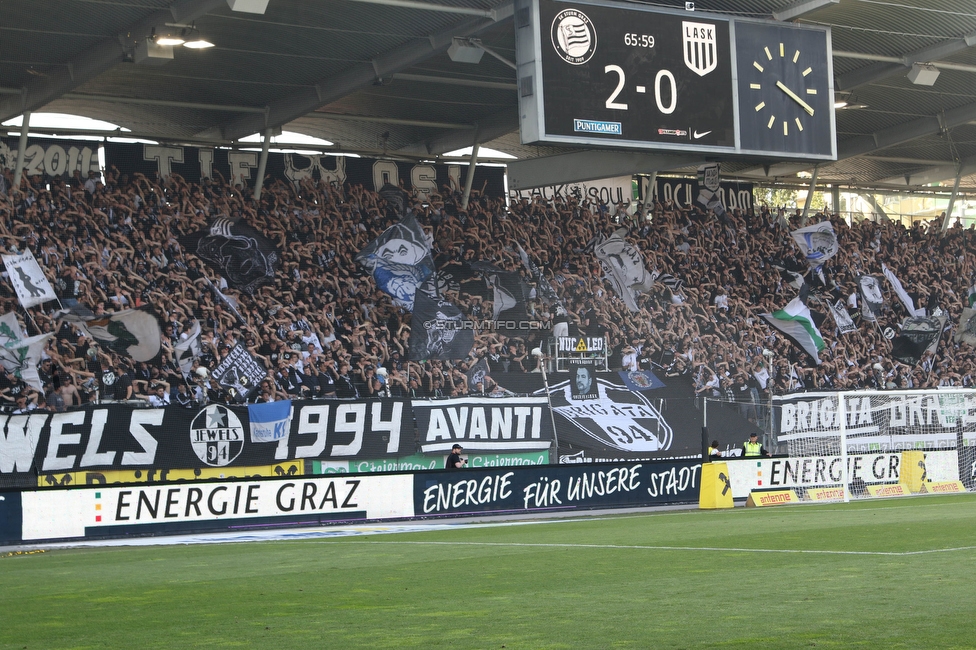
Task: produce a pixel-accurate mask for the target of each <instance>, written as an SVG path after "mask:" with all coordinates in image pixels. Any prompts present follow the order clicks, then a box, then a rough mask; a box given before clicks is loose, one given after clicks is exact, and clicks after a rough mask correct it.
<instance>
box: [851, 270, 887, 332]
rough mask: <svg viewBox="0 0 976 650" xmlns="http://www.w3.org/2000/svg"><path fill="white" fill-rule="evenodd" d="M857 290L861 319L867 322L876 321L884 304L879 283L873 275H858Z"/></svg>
mask: <svg viewBox="0 0 976 650" xmlns="http://www.w3.org/2000/svg"><path fill="white" fill-rule="evenodd" d="M857 289H858V292H859V293H860V298H861V317H862V318H864V320H869V321H876V320H878V316H880V315H881V310H883V309H884V304H885V303H884V295H883V294H882V293H881V282H880V281H879V280H878V278H876V277H875V276H873V275H859V276H857Z"/></svg>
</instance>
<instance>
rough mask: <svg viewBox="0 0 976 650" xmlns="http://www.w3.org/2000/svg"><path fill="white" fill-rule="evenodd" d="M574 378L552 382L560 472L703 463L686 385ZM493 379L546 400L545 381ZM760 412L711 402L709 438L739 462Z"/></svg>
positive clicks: (684, 380)
mask: <svg viewBox="0 0 976 650" xmlns="http://www.w3.org/2000/svg"><path fill="white" fill-rule="evenodd" d="M577 374H578V373H577V371H576V369H575V368H573V369H570V371H569V372H565V373H563V372H560V373H552V374H550V375H549V376H548V384H549V385H548V394H549V399H550V403H551V404H552V407H553V408H552V417H553V420H554V421H555V426H556V434H557V438H558V442H559V462H560V463H561V464H565V463H594V462H597V463H599V462H610V461H625V460H666V459H676V458H696V457H697V458H700V457H701V454H702V452H703V451H704V450H703V449H702V427H703V426H704V425H705V411H704V409H705V405H704V400H703V399H701V398H696V397H695V390H694V387H693V385H692V382H691V379H690V378H689V377H687V376H683V377H666V378H663V379H659V383H660V386H659V387H654V386H657V384H656V383H655V384H654V385H653V386H648V388H647V389H646V390H632V389H631V388H629V387H628V386H627V384H626V382H625V381H624V380H623V379H621V377H620V374H619V373H616V372H610V373H602V372H600V373H596V375H595V379H594V380H593V386H595V388H587V389H586V391H581V390H580V388H579V386H578V385H577V379H578V377H577ZM492 379H494V380H495V381H497V382H498V384H499V386H501V387H502V388H504V389H506V390H509V391H512V392H514V393H530V394H533V395H537V396H543V397H544V396H545V395H546V394H547V393H546V385H545V382H544V381H543V379H542V376H541V375H540V374H535V373H529V374H515V373H496V374H493V375H492ZM584 388H586V387H584ZM589 391H592V392H589ZM580 395H583V396H584V397H585V398H583V399H581V398H580ZM591 397H592V398H591ZM760 408H762V405H760V404H758V402H756V403H753V402H751V401H750V402H719V401H712V400H710V401H709V402H708V406H707V409H708V436H709V438H710V439H712V440H718V441H719V448H720V449H722V450H723V451H724V452H729V453H732V454H733V455H734V454H735V453H736V450H737V449H738V448H740V447H741V445H742V443H743V442H745V440H746V439H747V438H748V432H749V431H755V430H756V425H755V424H754V423H753V422H754V421H757V420H758V419H759V418H758V413H759V409H760ZM418 424H419V423H418ZM421 431H422V429H421ZM461 444H462V445H463V446H464V447H465V451H467V445H465V443H461Z"/></svg>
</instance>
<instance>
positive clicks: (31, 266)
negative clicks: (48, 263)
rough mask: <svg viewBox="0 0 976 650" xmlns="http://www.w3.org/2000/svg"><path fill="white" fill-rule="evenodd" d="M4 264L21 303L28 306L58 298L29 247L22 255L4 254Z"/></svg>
mask: <svg viewBox="0 0 976 650" xmlns="http://www.w3.org/2000/svg"><path fill="white" fill-rule="evenodd" d="M3 265H4V267H5V268H6V269H7V275H8V278H9V280H10V284H11V285H12V286H13V288H14V291H16V292H17V299H18V300H20V304H21V305H23V306H24V308H25V309H26V308H27V307H33V306H34V305H40V304H42V303H45V302H47V301H48V300H57V299H58V297H57V295H56V294H55V293H54V288H53V287H52V286H51V283H50V282H48V281H47V278H46V277H45V276H44V271H43V270H42V269H41V266H40V264H38V263H37V260H36V259H34V253H32V252H31V251H30V250H29V249H28V250H27V251H26V252H24V253H22V254H20V255H4V256H3Z"/></svg>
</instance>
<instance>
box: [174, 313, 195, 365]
mask: <svg viewBox="0 0 976 650" xmlns="http://www.w3.org/2000/svg"><path fill="white" fill-rule="evenodd" d="M184 337H185V338H184ZM173 356H174V357H175V360H176V363H177V364H178V365H179V366H180V372H182V373H183V376H184V377H186V376H187V375H189V374H190V369H191V368H193V360H194V359H198V358H199V357H200V321H198V320H194V321H193V324H192V325H191V326H190V330H189V332H186V333H184V335H183V336H182V337H181V340H180V342H179V343H177V344H176V345H174V346H173Z"/></svg>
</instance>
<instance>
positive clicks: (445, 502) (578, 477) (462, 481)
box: [414, 461, 701, 517]
mask: <svg viewBox="0 0 976 650" xmlns="http://www.w3.org/2000/svg"><path fill="white" fill-rule="evenodd" d="M700 474H701V464H700V463H699V462H697V461H687V462H681V461H675V462H667V463H644V464H642V463H625V464H618V465H587V466H585V467H583V466H573V467H557V466H546V467H523V468H519V469H517V470H514V469H512V470H507V471H506V470H504V469H480V470H474V469H465V470H457V471H451V472H444V473H439V474H415V475H414V510H415V512H416V515H417V516H418V517H419V516H435V515H461V514H476V513H481V512H499V511H505V512H526V511H532V510H573V509H579V508H600V507H611V506H612V507H629V506H647V505H653V504H661V503H688V502H694V501H698V492H699V477H700Z"/></svg>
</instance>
